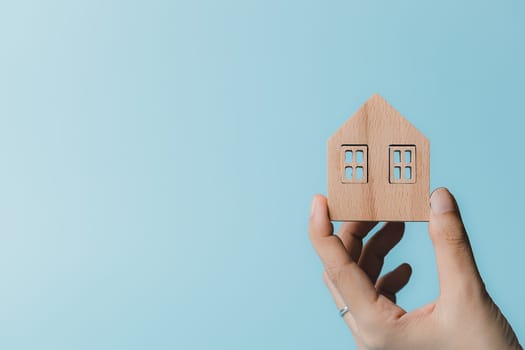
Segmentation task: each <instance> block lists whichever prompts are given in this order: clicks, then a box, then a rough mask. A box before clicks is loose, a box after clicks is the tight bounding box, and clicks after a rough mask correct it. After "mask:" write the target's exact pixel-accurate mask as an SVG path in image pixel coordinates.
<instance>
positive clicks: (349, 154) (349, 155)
mask: <svg viewBox="0 0 525 350" xmlns="http://www.w3.org/2000/svg"><path fill="white" fill-rule="evenodd" d="M345 162H347V163H352V151H346V152H345Z"/></svg>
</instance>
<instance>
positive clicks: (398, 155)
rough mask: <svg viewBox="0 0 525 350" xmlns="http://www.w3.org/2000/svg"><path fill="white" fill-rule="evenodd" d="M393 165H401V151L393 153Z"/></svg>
mask: <svg viewBox="0 0 525 350" xmlns="http://www.w3.org/2000/svg"><path fill="white" fill-rule="evenodd" d="M394 163H401V151H394Z"/></svg>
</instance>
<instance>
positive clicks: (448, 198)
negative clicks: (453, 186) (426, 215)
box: [430, 187, 457, 214]
mask: <svg viewBox="0 0 525 350" xmlns="http://www.w3.org/2000/svg"><path fill="white" fill-rule="evenodd" d="M430 207H431V208H432V212H433V213H434V214H443V213H446V212H448V211H456V210H457V205H456V201H455V200H454V197H452V195H451V194H450V192H449V191H448V190H447V189H446V188H444V187H442V188H438V189H437V190H435V191H434V192H432V195H431V196H430Z"/></svg>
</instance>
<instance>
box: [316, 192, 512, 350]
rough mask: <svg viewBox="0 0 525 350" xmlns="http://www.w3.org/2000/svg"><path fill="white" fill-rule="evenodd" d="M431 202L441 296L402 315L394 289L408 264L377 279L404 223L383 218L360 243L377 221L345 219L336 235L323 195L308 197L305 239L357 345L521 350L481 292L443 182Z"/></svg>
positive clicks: (455, 208)
mask: <svg viewBox="0 0 525 350" xmlns="http://www.w3.org/2000/svg"><path fill="white" fill-rule="evenodd" d="M430 202H431V207H432V209H431V213H430V220H429V232H430V238H431V240H432V244H433V245H434V249H435V254H436V260H437V266H438V275H439V286H440V294H439V297H438V299H437V300H435V301H433V302H431V303H430V304H427V305H425V306H423V307H421V308H419V309H417V310H415V311H412V312H408V313H407V312H406V311H405V310H403V309H402V308H401V307H399V306H398V305H396V304H395V302H396V299H395V294H396V293H397V292H398V291H399V290H400V289H401V288H403V287H404V286H405V285H406V284H407V283H408V280H409V278H410V274H411V268H410V266H409V265H408V264H402V265H400V266H399V267H398V268H396V269H395V270H393V271H391V272H390V273H387V274H386V275H384V276H382V277H381V278H379V279H378V276H379V274H380V272H381V268H382V266H383V261H384V258H385V256H386V254H387V253H388V252H389V251H390V250H391V249H392V248H393V247H394V246H395V245H396V244H397V243H398V242H399V241H400V240H401V237H402V235H403V232H404V223H394V222H391V223H386V224H385V225H384V226H383V227H382V228H381V229H380V230H379V231H378V232H377V233H376V234H375V235H374V236H373V237H371V238H370V240H369V241H368V242H367V244H366V245H365V246H364V247H363V243H362V239H363V238H364V237H365V236H366V235H367V233H368V232H369V231H370V230H371V229H372V228H373V227H374V226H375V224H376V223H373V222H347V223H344V224H343V225H341V230H340V232H339V233H338V234H337V235H334V234H333V225H332V223H331V222H330V219H329V217H328V207H327V202H326V198H325V197H323V196H321V195H316V196H315V197H314V199H313V202H312V211H311V216H310V229H309V231H310V239H311V241H312V244H313V246H314V248H315V250H316V251H317V253H318V254H319V257H320V258H321V260H322V262H323V265H324V270H325V272H324V273H323V279H324V281H325V283H326V284H327V286H328V289H329V290H330V293H331V294H332V297H333V299H334V301H335V304H336V306H337V307H338V308H339V309H342V308H343V307H344V306H348V309H349V312H347V313H346V314H344V316H343V318H344V320H345V322H346V324H347V325H348V327H349V328H350V330H351V331H352V334H353V336H354V339H355V341H356V343H357V346H358V348H359V349H361V350H365V349H370V350H371V349H374V350H376V349H377V350H379V349H389V350H397V349H400V350H407V349H418V350H420V349H439V350H443V349H453V350H461V349H469V350H470V349H476V350H485V349H487V350H489V349H490V350H505V349H522V347H521V345H520V344H519V341H518V339H517V337H516V335H515V334H514V332H513V330H512V328H511V326H510V324H509V323H508V322H507V320H506V319H505V317H504V316H503V314H502V313H501V311H500V310H499V308H498V307H497V306H496V304H495V303H494V302H493V301H492V299H491V298H490V296H489V295H488V293H487V291H486V290H485V285H484V284H483V281H482V280H481V277H480V275H479V272H478V269H477V267H476V263H475V261H474V256H473V253H472V249H471V247H470V243H469V240H468V237H467V233H466V231H465V228H464V226H463V223H462V221H461V216H460V214H459V209H458V206H457V203H456V201H455V199H454V197H453V196H452V195H451V194H450V193H449V192H448V190H446V189H444V188H440V189H437V190H436V191H434V192H433V193H432V196H431V199H430Z"/></svg>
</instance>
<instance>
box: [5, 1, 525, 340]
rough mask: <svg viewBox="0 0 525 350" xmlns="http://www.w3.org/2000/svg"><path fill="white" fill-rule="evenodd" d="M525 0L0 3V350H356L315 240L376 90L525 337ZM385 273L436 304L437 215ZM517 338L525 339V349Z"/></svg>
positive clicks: (408, 299)
mask: <svg viewBox="0 0 525 350" xmlns="http://www.w3.org/2000/svg"><path fill="white" fill-rule="evenodd" d="M524 17H525V4H524V2H523V1H518V0H514V1H498V2H496V1H492V2H490V1H463V2H458V1H452V0H443V1H439V2H422V1H415V0H414V1H395V2H394V1H366V2H364V1H332V2H326V1H278V0H265V1H262V0H261V1H232V0H225V1H168V0H165V1H162V0H151V1H117V0H115V1H106V0H89V1H87V0H86V1H66V0H63V1H59V0H49V1H37V0H33V1H31V0H20V1H16V2H15V1H13V2H2V4H0V44H1V49H0V162H1V171H0V210H1V212H0V213H1V214H0V280H1V283H0V347H1V348H5V349H55V350H56V349H78V350H80V349H90V350H91V349H329V348H346V349H355V347H354V345H353V342H352V339H351V335H350V333H349V331H348V330H347V329H346V327H345V325H344V324H343V322H341V320H340V318H339V317H338V315H337V310H336V309H335V307H334V306H333V304H332V301H331V299H330V296H329V294H328V292H327V291H326V290H325V287H324V285H323V283H322V281H321V271H322V270H321V266H320V263H319V261H318V259H317V256H316V255H315V253H314V251H313V249H312V248H311V247H310V244H309V242H308V239H307V220H308V214H309V205H310V199H311V196H312V194H314V193H316V192H321V193H324V192H325V191H326V165H325V163H326V154H325V152H326V149H325V142H326V139H327V138H328V137H329V136H330V135H331V134H332V133H333V132H334V131H335V130H336V129H337V128H338V127H339V126H340V125H341V124H342V123H343V122H344V121H345V120H346V118H347V117H349V116H350V115H351V114H353V112H354V111H355V110H356V109H357V108H358V107H359V106H360V105H361V104H362V103H363V102H364V101H366V100H367V99H368V98H369V97H370V96H371V95H372V94H373V93H374V92H378V93H380V94H381V95H382V96H383V97H385V98H386V99H387V100H388V101H389V102H390V103H391V104H392V105H394V106H395V107H396V108H397V109H398V110H399V111H400V112H401V113H402V114H403V115H405V116H406V117H407V118H408V119H409V120H410V121H411V122H412V123H413V124H414V125H415V126H416V127H417V128H419V129H420V130H421V131H422V132H423V133H424V134H426V136H427V137H428V138H429V139H430V140H431V152H432V157H431V161H432V167H431V168H432V170H431V174H432V175H431V183H432V187H433V188H434V187H436V186H448V187H449V188H450V189H451V191H452V192H453V193H455V194H456V196H457V198H458V201H459V203H460V205H461V207H462V208H463V216H464V219H465V222H466V225H467V227H468V230H469V232H470V237H471V240H472V244H473V247H474V250H475V253H476V257H477V261H478V263H479V267H480V270H481V273H482V276H483V278H484V279H485V282H486V283H487V287H488V290H489V291H490V293H491V294H492V296H493V297H494V299H495V301H496V302H497V303H498V304H499V306H500V307H501V309H502V310H503V312H504V313H505V314H506V315H507V317H508V318H509V320H510V322H511V323H512V324H513V326H514V328H515V330H516V331H517V333H518V335H519V336H521V338H523V337H525V318H524V317H523V311H524V310H525V299H524V298H523V289H524V288H525V282H524V281H525V279H524V278H523V268H522V266H523V259H522V257H523V246H524V245H525V231H524V230H523V227H522V215H523V209H524V206H523V198H524V197H525V186H524V185H523V184H524V170H525V166H524V164H523V160H522V159H523V151H524V147H523V132H524V130H525V118H524V117H525V114H524V112H523V101H524V100H525V88H524V85H525V67H524V63H523V62H525V41H524V36H525V21H524V20H523V18H524ZM407 230H408V232H407V234H406V236H405V238H404V240H403V241H402V242H401V243H400V245H399V247H398V248H397V249H395V251H394V252H393V253H392V254H391V256H389V258H388V260H387V262H386V269H390V268H393V267H395V266H397V264H399V263H401V262H404V261H406V262H409V263H410V264H412V266H413V268H414V273H413V277H412V280H411V282H410V284H409V285H408V286H407V287H406V288H405V289H404V290H403V291H402V292H401V293H400V295H399V303H400V304H401V305H402V306H403V307H405V308H407V309H409V310H411V309H414V308H416V307H418V306H421V305H423V304H425V303H426V302H428V301H430V300H432V299H433V298H435V297H436V296H437V294H438V285H437V276H436V267H435V262H434V255H433V250H432V246H431V244H430V240H429V238H428V234H427V225H426V224H422V223H419V224H409V225H408V228H407ZM522 341H523V339H522Z"/></svg>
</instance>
